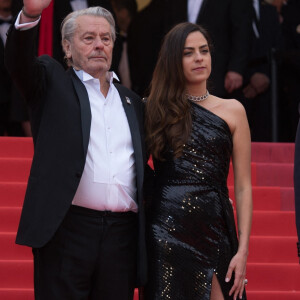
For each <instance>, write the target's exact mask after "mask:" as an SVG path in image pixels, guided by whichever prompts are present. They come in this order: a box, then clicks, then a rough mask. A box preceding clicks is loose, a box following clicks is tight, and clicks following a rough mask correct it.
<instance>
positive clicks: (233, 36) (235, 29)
mask: <svg viewBox="0 0 300 300" xmlns="http://www.w3.org/2000/svg"><path fill="white" fill-rule="evenodd" d="M251 4H252V1H251V0H222V1H219V0H177V1H173V0H152V2H151V3H150V4H149V6H148V7H146V8H145V9H144V10H142V11H141V12H139V14H138V16H137V18H135V19H134V20H133V24H132V27H131V29H130V31H129V34H128V55H129V65H130V70H131V73H132V76H131V77H132V87H133V90H135V91H136V92H137V93H139V94H141V95H143V94H146V95H147V92H146V93H145V91H146V90H147V88H148V86H149V83H150V81H151V77H152V73H153V70H154V66H155V64H156V61H157V57H158V52H159V49H160V46H161V42H162V39H163V36H164V35H165V34H166V33H167V32H168V31H169V30H170V29H171V28H172V27H173V26H174V25H176V24H178V23H180V22H185V21H189V22H192V23H196V24H199V25H201V26H203V27H204V28H206V29H207V30H208V31H209V32H210V35H211V37H212V41H213V43H214V46H215V50H214V52H213V53H212V74H211V77H210V84H211V90H212V91H213V92H214V94H215V95H217V96H220V97H228V96H229V95H230V94H231V93H232V92H233V91H235V90H237V89H239V88H240V87H241V86H242V84H243V76H244V72H245V69H246V66H247V62H248V54H249V48H250V38H249V37H250V36H251V16H252V10H251V7H252V6H251Z"/></svg>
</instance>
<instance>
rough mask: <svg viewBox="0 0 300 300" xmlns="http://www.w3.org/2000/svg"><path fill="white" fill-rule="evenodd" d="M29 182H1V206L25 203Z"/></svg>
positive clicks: (18, 205)
mask: <svg viewBox="0 0 300 300" xmlns="http://www.w3.org/2000/svg"><path fill="white" fill-rule="evenodd" d="M26 186H27V182H0V195H1V196H0V206H12V207H14V206H17V207H20V206H22V205H23V200H24V196H25V191H26Z"/></svg>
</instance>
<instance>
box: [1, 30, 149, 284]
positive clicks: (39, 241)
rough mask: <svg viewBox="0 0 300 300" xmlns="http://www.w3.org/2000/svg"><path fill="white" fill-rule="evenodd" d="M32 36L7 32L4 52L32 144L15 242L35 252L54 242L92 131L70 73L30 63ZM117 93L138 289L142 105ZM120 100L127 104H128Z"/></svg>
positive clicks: (43, 62) (80, 89) (50, 62)
mask: <svg viewBox="0 0 300 300" xmlns="http://www.w3.org/2000/svg"><path fill="white" fill-rule="evenodd" d="M37 30H38V29H37V27H35V28H33V29H30V30H26V31H18V30H15V28H14V26H12V27H11V28H10V31H9V35H8V39H7V46H6V51H5V61H6V65H7V68H8V70H9V72H10V74H11V76H12V78H13V80H14V81H15V83H16V84H17V86H18V88H19V89H20V91H21V93H22V95H23V96H24V98H25V99H26V101H27V102H28V104H29V105H30V109H31V113H32V133H33V141H34V156H33V160H32V166H31V170H30V176H29V179H28V186H27V190H26V195H25V200H24V205H23V210H22V215H21V220H20V224H19V229H18V233H17V240H16V242H17V243H18V244H22V245H27V246H31V247H35V248H39V247H42V246H44V245H45V244H46V243H47V242H48V241H49V240H50V239H51V238H52V237H53V235H54V233H55V231H56V230H57V229H58V227H59V226H60V224H61V222H62V221H63V219H64V217H65V215H66V213H67V211H68V209H69V207H70V205H71V202H72V200H73V197H74V195H75V192H76V190H77V187H78V184H79V181H80V178H81V175H82V172H83V169H84V165H85V159H86V153H87V147H88V142H89V136H90V125H91V109H90V104H89V98H88V94H87V91H86V89H85V86H84V85H83V83H82V82H81V81H80V80H79V78H78V77H77V76H76V74H75V73H74V71H73V69H69V70H68V71H65V70H64V68H63V67H62V66H61V64H59V63H58V62H56V61H55V60H54V59H52V58H51V57H49V56H46V55H45V56H41V57H39V58H36V57H35V55H34V47H33V46H32V45H33V44H34V42H35V41H36V35H37ZM20 49H22V51H20ZM116 88H117V89H118V91H119V94H120V96H121V99H122V102H123V107H124V110H125V113H126V116H127V119H128V123H129V127H130V131H131V136H132V142H133V147H134V154H135V164H136V173H137V175H136V184H137V203H138V207H139V212H138V219H139V239H138V285H141V284H144V283H145V279H146V275H145V274H146V254H145V234H144V207H143V199H142V193H143V191H142V189H143V187H142V185H143V178H144V166H145V165H146V155H145V150H144V143H143V140H144V136H143V104H142V102H141V101H140V98H139V97H138V96H137V95H136V94H134V93H133V92H131V91H130V90H128V89H126V88H125V87H122V86H120V85H118V84H116ZM125 97H129V98H130V99H131V104H128V103H127V101H126V99H125ZM120 130H122V128H120Z"/></svg>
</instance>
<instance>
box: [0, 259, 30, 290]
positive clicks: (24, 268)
mask: <svg viewBox="0 0 300 300" xmlns="http://www.w3.org/2000/svg"><path fill="white" fill-rule="evenodd" d="M32 287H33V264H32V260H0V288H18V289H19V288H25V289H27V288H32Z"/></svg>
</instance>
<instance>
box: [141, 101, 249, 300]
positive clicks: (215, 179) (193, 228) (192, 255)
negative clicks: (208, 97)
mask: <svg viewBox="0 0 300 300" xmlns="http://www.w3.org/2000/svg"><path fill="white" fill-rule="evenodd" d="M191 112H192V120H193V124H192V132H191V136H190V139H189V141H188V142H187V143H186V145H184V150H183V155H182V156H181V157H180V158H178V159H175V160H173V159H172V153H169V154H167V156H166V160H165V161H163V162H161V161H155V160H154V166H155V177H156V179H155V192H154V196H153V200H152V203H151V206H150V208H149V211H148V226H147V230H148V232H147V237H148V252H149V269H150V272H149V283H148V284H147V287H146V289H145V299H146V300H164V299H166V300H167V299H168V300H169V299H171V300H177V299H178V300H194V299H198V300H209V299H210V292H211V283H212V276H213V274H216V276H217V278H218V281H219V283H220V285H221V289H222V292H223V295H224V299H225V300H229V299H233V297H229V290H230V289H231V287H232V285H233V279H232V280H231V281H230V282H229V283H225V275H226V272H227V269H228V265H229V262H230V260H231V258H232V257H233V255H234V254H235V253H236V251H237V246H238V241H237V236H236V229H235V223H234V216H233V209H232V206H231V204H230V201H229V197H228V189H227V176H228V171H229V165H230V157H231V153H232V136H231V132H230V129H229V127H228V125H227V123H226V122H225V121H224V120H223V119H221V118H220V117H218V116H217V115H215V114H214V113H212V112H210V111H209V110H207V109H205V108H203V107H201V106H199V105H197V104H194V103H193V104H192V110H191ZM243 299H244V300H245V299H246V295H245V293H244V296H243Z"/></svg>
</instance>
